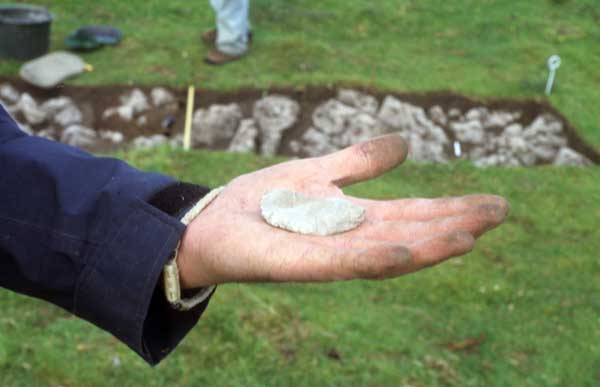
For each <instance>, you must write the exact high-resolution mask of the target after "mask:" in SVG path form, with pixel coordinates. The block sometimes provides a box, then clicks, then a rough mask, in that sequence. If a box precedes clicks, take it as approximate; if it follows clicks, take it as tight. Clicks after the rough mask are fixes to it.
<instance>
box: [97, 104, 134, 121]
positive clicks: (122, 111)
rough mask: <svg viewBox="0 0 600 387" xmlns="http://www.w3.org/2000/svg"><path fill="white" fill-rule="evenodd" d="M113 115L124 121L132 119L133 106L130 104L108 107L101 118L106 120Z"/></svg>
mask: <svg viewBox="0 0 600 387" xmlns="http://www.w3.org/2000/svg"><path fill="white" fill-rule="evenodd" d="M115 115H116V116H119V117H120V118H121V119H122V120H124V121H131V120H132V119H133V108H132V107H131V106H119V107H111V108H108V109H106V110H105V111H104V113H102V119H104V120H106V119H109V118H110V117H112V116H115Z"/></svg>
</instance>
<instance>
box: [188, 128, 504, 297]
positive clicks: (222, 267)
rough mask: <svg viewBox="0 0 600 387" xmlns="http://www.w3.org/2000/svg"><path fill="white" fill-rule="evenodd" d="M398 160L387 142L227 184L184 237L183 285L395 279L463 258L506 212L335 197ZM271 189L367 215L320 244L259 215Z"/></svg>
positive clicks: (400, 153)
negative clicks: (344, 203)
mask: <svg viewBox="0 0 600 387" xmlns="http://www.w3.org/2000/svg"><path fill="white" fill-rule="evenodd" d="M406 153H407V147H406V145H405V143H404V141H403V140H402V138H401V137H399V136H397V135H389V136H384V137H379V138H377V139H373V140H370V141H368V142H365V143H361V144H358V145H355V146H353V147H350V148H347V149H345V150H342V151H340V152H336V153H333V154H331V155H328V156H324V157H320V158H313V159H305V160H294V161H290V162H286V163H282V164H278V165H275V166H272V167H269V168H265V169H262V170H259V171H256V172H253V173H250V174H247V175H243V176H240V177H238V178H236V179H234V180H233V181H231V182H230V183H229V184H228V185H227V187H226V188H225V190H224V191H223V192H222V193H221V194H220V195H219V197H217V199H215V201H214V202H213V203H211V204H210V205H209V206H208V207H207V208H206V209H205V210H204V211H203V212H202V213H201V214H200V215H199V216H198V217H197V218H196V219H195V220H194V221H193V222H192V223H191V224H190V225H189V227H188V229H187V231H186V235H185V236H184V239H183V241H182V246H181V250H180V256H179V258H178V262H179V266H180V270H181V278H182V282H183V285H184V286H185V287H197V286H205V285H211V284H218V283H226V282H249V281H275V282H280V281H332V280H340V279H353V278H388V277H395V276H399V275H402V274H406V273H409V272H413V271H416V270H419V269H421V268H424V267H427V266H431V265H434V264H436V263H439V262H442V261H443V260H445V259H447V258H450V257H452V256H456V255H462V254H465V253H466V252H468V251H470V250H471V249H472V248H473V246H474V243H475V242H474V238H476V237H478V236H479V235H481V234H482V233H484V232H485V231H488V230H489V229H491V228H493V227H495V226H497V225H499V224H500V223H502V221H503V220H504V218H505V216H506V214H507V212H508V205H507V203H506V201H505V200H504V199H502V198H500V197H496V196H492V195H473V196H467V197H459V198H441V199H399V200H392V201H374V200H365V199H359V198H354V197H350V196H345V195H344V193H343V192H342V190H341V189H340V187H343V186H346V185H349V184H352V183H355V182H357V181H362V180H366V179H370V178H373V177H376V176H378V175H380V174H382V173H383V172H385V171H387V170H389V169H392V168H394V167H395V166H396V165H398V164H399V163H401V162H402V161H403V160H404V158H405V157H406ZM274 188H288V189H292V190H295V191H298V192H302V193H303V194H305V195H308V196H312V197H332V196H337V197H344V198H346V199H348V200H350V201H353V202H354V203H356V204H358V205H360V206H362V207H363V208H365V209H366V219H365V222H364V223H363V224H362V225H360V226H359V227H358V228H356V229H355V230H352V231H349V232H346V233H342V234H338V235H334V236H326V237H321V236H308V235H300V234H294V233H291V232H289V231H285V230H280V229H277V228H274V227H272V226H270V225H268V224H267V223H266V222H264V220H263V219H262V217H261V214H260V208H259V203H260V200H261V198H262V196H263V194H264V193H265V192H266V191H267V190H270V189H274Z"/></svg>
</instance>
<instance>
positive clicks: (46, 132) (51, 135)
mask: <svg viewBox="0 0 600 387" xmlns="http://www.w3.org/2000/svg"><path fill="white" fill-rule="evenodd" d="M36 136H38V137H41V138H45V139H47V140H53V141H56V137H57V136H56V129H54V128H52V127H50V128H46V129H42V130H40V131H39V132H37V133H36Z"/></svg>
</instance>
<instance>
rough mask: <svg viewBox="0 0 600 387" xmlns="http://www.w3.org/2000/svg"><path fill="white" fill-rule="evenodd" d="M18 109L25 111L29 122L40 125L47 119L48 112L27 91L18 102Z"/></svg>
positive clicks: (24, 113)
mask: <svg viewBox="0 0 600 387" xmlns="http://www.w3.org/2000/svg"><path fill="white" fill-rule="evenodd" d="M17 109H18V110H20V111H21V112H22V113H23V116H24V117H25V119H26V120H27V123H28V124H31V125H39V124H41V123H42V122H44V121H45V120H46V112H45V111H43V110H42V109H41V108H40V107H39V106H38V104H37V102H35V100H34V99H33V98H32V97H31V96H30V95H29V94H27V93H23V94H22V95H21V98H20V99H19V102H17Z"/></svg>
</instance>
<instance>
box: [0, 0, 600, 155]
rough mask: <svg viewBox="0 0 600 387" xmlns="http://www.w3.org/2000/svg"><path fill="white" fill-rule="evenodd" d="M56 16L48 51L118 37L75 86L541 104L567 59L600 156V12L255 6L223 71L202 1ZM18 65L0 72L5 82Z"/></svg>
mask: <svg viewBox="0 0 600 387" xmlns="http://www.w3.org/2000/svg"><path fill="white" fill-rule="evenodd" d="M36 3H38V4H45V5H47V6H48V7H49V8H50V10H51V11H52V12H54V14H55V15H56V22H55V23H54V25H53V35H52V48H53V49H63V48H64V45H63V43H62V41H63V39H64V37H65V36H66V35H67V34H68V33H69V32H70V31H72V30H73V29H75V28H77V27H79V26H82V25H87V24H94V23H98V24H110V25H114V26H117V27H120V28H122V29H123V31H124V32H125V34H126V37H125V40H124V41H123V42H122V44H121V45H120V46H119V47H117V48H108V49H104V50H101V51H97V52H95V53H92V54H87V55H85V59H86V60H87V61H88V62H89V63H91V64H93V65H94V67H95V69H96V70H95V72H94V73H92V74H87V75H86V76H83V77H80V78H79V79H77V80H75V81H74V83H80V84H111V83H130V82H131V83H147V84H156V83H161V84H169V85H176V86H187V85H188V84H190V83H194V84H195V85H196V86H198V87H204V88H215V89H234V88H238V87H240V86H255V87H261V88H262V87H269V86H270V85H273V84H277V85H290V84H292V85H298V86H302V85H305V84H324V83H339V82H345V83H358V84H361V85H365V84H369V85H374V86H378V87H384V88H390V89H395V90H403V91H430V90H446V89H449V90H454V91H458V92H461V93H465V94H467V95H471V96H477V97H484V98H485V97H506V98H544V97H543V89H544V84H545V79H546V76H547V69H546V60H547V59H548V57H549V56H550V55H552V54H555V53H556V54H559V55H560V56H561V57H562V63H563V64H562V67H561V68H560V69H559V70H558V75H557V81H556V90H555V91H556V92H555V93H554V94H553V95H552V97H551V98H550V101H551V103H552V104H554V105H555V106H556V107H557V108H558V109H559V110H561V111H562V112H563V113H564V114H565V115H566V116H567V117H568V118H569V119H570V120H571V121H572V122H573V123H574V124H575V126H576V127H577V128H579V130H580V132H581V133H582V134H583V136H584V138H586V139H587V140H588V141H589V142H591V143H592V144H594V145H595V146H596V148H598V147H600V118H599V115H598V114H597V106H598V104H599V103H600V87H598V86H599V85H600V72H598V71H597V69H598V68H600V55H597V53H598V49H597V46H598V42H599V41H600V23H599V22H600V7H598V1H597V0H577V1H575V0H531V1H525V0H521V1H500V0H486V1H480V0H463V1H447V2H440V1H436V0H420V1H407V0H395V1H392V0H386V1H377V2H369V1H358V0H323V1H309V0H295V1H288V0H252V4H251V13H252V22H253V28H254V32H255V34H254V35H255V40H254V45H253V47H252V52H251V55H249V56H248V57H247V58H245V59H244V60H243V61H240V62H239V63H234V64H230V65H228V66H227V67H225V68H214V67H210V66H208V65H205V64H203V63H202V57H203V55H204V54H205V52H206V50H207V49H206V48H205V47H204V46H203V45H202V44H201V43H200V33H201V32H202V31H203V30H204V29H206V28H208V27H210V26H212V25H213V24H214V23H213V13H212V9H211V8H210V6H209V5H208V1H207V0H199V1H188V0H172V1H160V0H130V1H118V0H102V1H94V2H87V1H78V0H58V1H56V0H39V1H37V2H36ZM17 69H18V65H17V64H16V63H10V62H6V61H5V62H4V63H2V62H0V74H3V75H9V74H16V73H17Z"/></svg>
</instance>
